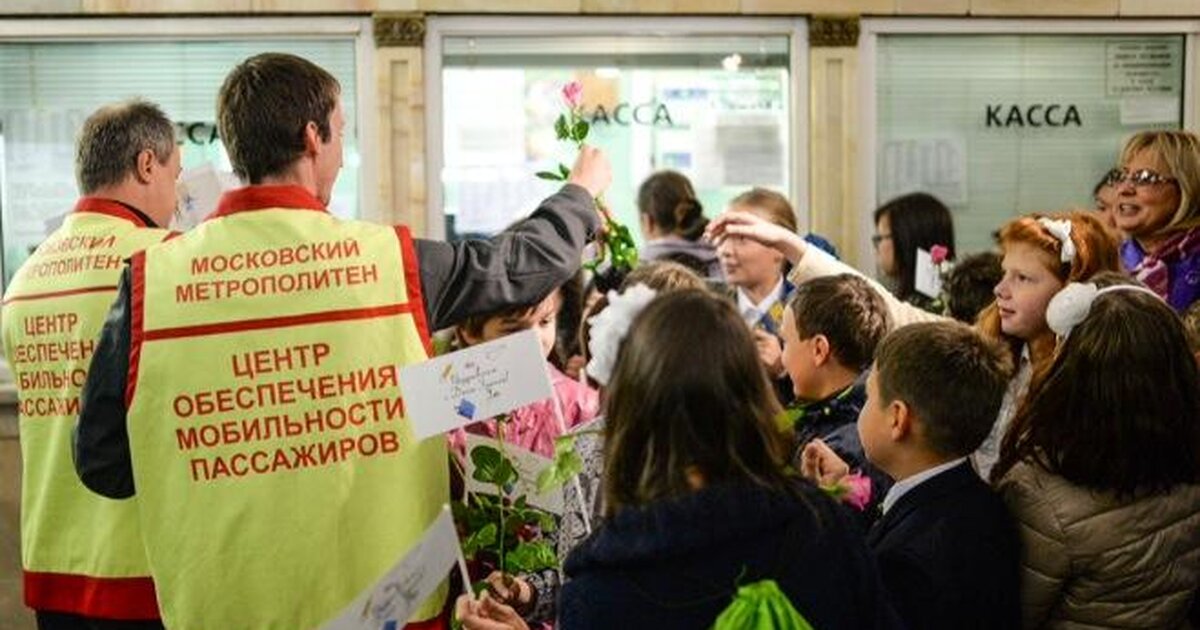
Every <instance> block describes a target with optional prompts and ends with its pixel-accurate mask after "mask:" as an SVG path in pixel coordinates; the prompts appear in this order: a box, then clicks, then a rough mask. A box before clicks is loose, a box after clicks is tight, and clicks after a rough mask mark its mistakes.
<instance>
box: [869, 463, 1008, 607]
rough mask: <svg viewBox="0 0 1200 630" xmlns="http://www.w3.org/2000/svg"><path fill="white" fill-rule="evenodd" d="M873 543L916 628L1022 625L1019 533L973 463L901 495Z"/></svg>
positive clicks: (878, 524) (897, 601) (898, 599)
mask: <svg viewBox="0 0 1200 630" xmlns="http://www.w3.org/2000/svg"><path fill="white" fill-rule="evenodd" d="M867 542H868V544H870V546H871V549H872V550H873V551H874V552H875V557H876V559H877V560H878V562H879V572H880V574H882V576H883V582H884V584H885V586H886V587H887V589H888V591H890V592H891V594H892V603H893V604H895V606H896V609H897V610H898V611H899V612H900V616H901V617H903V618H904V621H905V623H906V624H907V625H908V627H909V628H910V629H911V630H926V629H929V628H946V629H947V630H949V629H955V630H963V629H968V628H995V629H996V630H1014V629H1016V628H1020V627H1021V614H1020V611H1021V609H1020V595H1019V583H1020V573H1019V570H1020V567H1019V562H1020V541H1019V538H1018V537H1017V530H1016V527H1015V525H1014V524H1013V522H1012V519H1011V517H1010V516H1009V514H1008V510H1007V509H1006V508H1005V507H1004V503H1003V502H1002V501H1001V500H1000V497H999V496H998V495H996V494H995V493H994V492H992V489H991V488H990V487H989V486H988V485H987V484H985V483H984V482H983V480H981V479H980V478H979V476H978V475H976V474H975V471H974V470H973V469H972V468H971V466H970V464H969V463H967V462H964V463H962V464H961V465H959V466H955V467H954V468H951V469H950V470H947V471H945V472H943V473H941V474H939V475H937V476H935V477H933V478H931V479H929V480H927V481H925V482H924V483H922V484H920V485H918V486H917V487H915V488H913V489H912V490H910V491H909V492H907V493H905V494H904V495H903V496H901V497H900V499H899V500H897V501H896V503H895V505H893V506H892V507H891V509H889V510H888V511H887V513H886V514H884V515H883V517H882V518H880V519H879V521H877V522H876V523H875V526H874V527H872V528H871V531H870V533H869V534H868V535H867Z"/></svg>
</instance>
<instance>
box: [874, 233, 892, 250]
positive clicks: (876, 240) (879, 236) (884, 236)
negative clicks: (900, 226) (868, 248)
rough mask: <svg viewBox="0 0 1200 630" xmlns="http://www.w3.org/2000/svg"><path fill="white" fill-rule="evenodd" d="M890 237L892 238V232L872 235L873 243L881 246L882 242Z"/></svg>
mask: <svg viewBox="0 0 1200 630" xmlns="http://www.w3.org/2000/svg"><path fill="white" fill-rule="evenodd" d="M890 238H892V235H891V234H872V235H871V244H872V245H874V246H875V247H879V244H880V243H882V242H884V241H886V240H888V239H890Z"/></svg>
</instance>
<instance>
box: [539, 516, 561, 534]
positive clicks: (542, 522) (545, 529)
mask: <svg viewBox="0 0 1200 630" xmlns="http://www.w3.org/2000/svg"><path fill="white" fill-rule="evenodd" d="M537 524H538V527H540V528H542V533H543V534H545V533H549V532H553V531H554V530H556V529H558V521H556V520H554V515H553V514H551V513H549V512H538V513H537Z"/></svg>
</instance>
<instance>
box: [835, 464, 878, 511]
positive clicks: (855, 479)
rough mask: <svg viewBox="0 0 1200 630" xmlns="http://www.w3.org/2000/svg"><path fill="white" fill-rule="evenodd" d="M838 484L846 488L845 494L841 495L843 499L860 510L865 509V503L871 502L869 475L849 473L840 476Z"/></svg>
mask: <svg viewBox="0 0 1200 630" xmlns="http://www.w3.org/2000/svg"><path fill="white" fill-rule="evenodd" d="M840 485H842V486H844V487H845V489H846V494H845V495H843V496H842V500H843V501H845V502H846V503H849V504H850V505H852V506H854V509H856V510H858V511H860V512H861V511H863V510H865V509H867V504H868V503H870V502H871V478H870V477H868V476H866V475H864V474H862V473H851V474H849V475H846V476H845V477H844V478H842V480H841V482H840Z"/></svg>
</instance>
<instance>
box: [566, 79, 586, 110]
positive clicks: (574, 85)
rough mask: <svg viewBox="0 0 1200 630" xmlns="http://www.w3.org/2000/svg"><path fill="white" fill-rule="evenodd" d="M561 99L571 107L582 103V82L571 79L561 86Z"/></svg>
mask: <svg viewBox="0 0 1200 630" xmlns="http://www.w3.org/2000/svg"><path fill="white" fill-rule="evenodd" d="M562 95H563V100H564V101H566V102H567V105H568V106H570V107H571V109H577V108H578V107H579V106H580V105H582V104H583V84H582V83H580V82H578V81H571V82H570V83H568V84H566V85H564V86H563V89H562Z"/></svg>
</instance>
